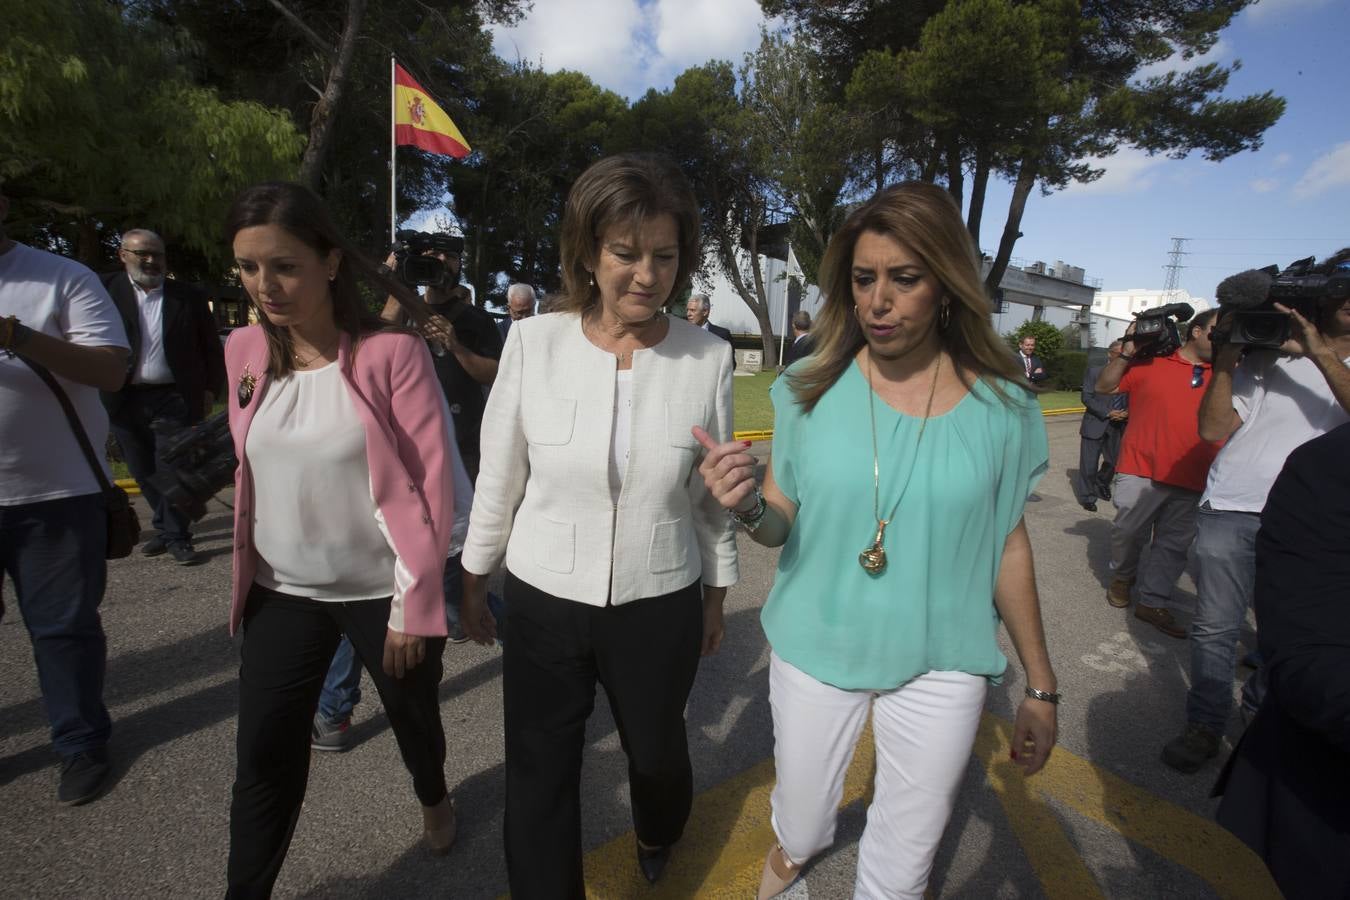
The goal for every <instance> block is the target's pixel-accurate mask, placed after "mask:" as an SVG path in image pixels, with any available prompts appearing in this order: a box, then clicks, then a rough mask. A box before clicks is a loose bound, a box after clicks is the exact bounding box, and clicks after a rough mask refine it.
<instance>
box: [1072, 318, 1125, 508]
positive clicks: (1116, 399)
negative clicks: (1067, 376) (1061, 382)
mask: <svg viewBox="0 0 1350 900" xmlns="http://www.w3.org/2000/svg"><path fill="white" fill-rule="evenodd" d="M1119 356H1120V341H1112V343H1111V346H1110V347H1109V348H1107V351H1106V359H1107V362H1111V361H1112V360H1114V359H1116V358H1117V357H1119ZM1103 368H1105V367H1104V366H1093V367H1092V368H1090V369H1088V370H1087V372H1086V373H1085V374H1084V375H1083V390H1082V393H1081V394H1080V395H1079V396H1081V397H1082V398H1083V406H1085V407H1087V412H1085V413H1083V422H1082V424H1081V425H1079V426H1078V436H1079V439H1080V440H1079V443H1078V479H1077V481H1075V482H1074V493H1076V494H1077V495H1078V505H1079V506H1081V507H1083V509H1085V510H1087V511H1088V512H1096V511H1097V498H1098V497H1100V498H1101V499H1103V500H1110V499H1111V478H1112V476H1114V475H1115V474H1116V457H1117V456H1118V455H1119V454H1120V436H1121V434H1122V433H1123V432H1124V431H1125V420H1126V419H1127V418H1128V417H1129V415H1130V413H1129V402H1130V401H1129V397H1128V396H1127V395H1125V394H1114V395H1112V394H1098V393H1097V376H1099V375H1101V374H1102V369H1103Z"/></svg>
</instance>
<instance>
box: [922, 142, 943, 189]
mask: <svg viewBox="0 0 1350 900" xmlns="http://www.w3.org/2000/svg"><path fill="white" fill-rule="evenodd" d="M941 164H942V151H941V150H939V149H938V147H937V144H936V143H935V144H934V145H933V150H932V152H931V153H929V154H928V159H927V160H925V161H924V164H923V170H922V171H921V172H920V173H919V180H920V181H924V182H927V183H928V184H932V183H933V182H934V181H936V180H937V173H938V167H939V166H940V165H941Z"/></svg>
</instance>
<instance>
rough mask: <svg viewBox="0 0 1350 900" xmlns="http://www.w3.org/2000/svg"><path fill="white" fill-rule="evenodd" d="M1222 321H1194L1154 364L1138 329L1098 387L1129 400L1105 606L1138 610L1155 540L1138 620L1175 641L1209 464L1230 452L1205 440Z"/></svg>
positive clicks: (1180, 632)
mask: <svg viewBox="0 0 1350 900" xmlns="http://www.w3.org/2000/svg"><path fill="white" fill-rule="evenodd" d="M1217 312H1218V311H1217V310H1206V311H1205V312H1202V313H1200V315H1198V316H1196V317H1195V318H1193V319H1191V321H1190V322H1189V323H1188V324H1187V326H1186V343H1185V344H1183V345H1182V346H1181V349H1179V350H1177V351H1176V352H1175V353H1173V354H1172V355H1170V356H1163V357H1155V358H1153V359H1146V360H1145V359H1140V360H1135V359H1134V355H1135V350H1136V347H1135V344H1134V341H1133V338H1132V335H1133V333H1134V326H1133V325H1131V326H1130V328H1129V330H1128V331H1126V333H1125V341H1124V350H1123V352H1122V353H1121V355H1120V356H1119V357H1117V358H1116V359H1113V360H1112V361H1111V362H1109V363H1107V365H1106V367H1105V368H1104V369H1102V374H1101V375H1100V376H1099V377H1098V378H1097V393H1099V394H1129V395H1130V421H1129V425H1127V426H1126V428H1125V436H1124V438H1123V439H1122V440H1121V444H1120V459H1119V461H1118V462H1117V463H1116V481H1115V486H1114V487H1113V488H1112V491H1111V499H1112V501H1113V502H1114V503H1115V506H1116V520H1115V524H1114V525H1113V526H1112V529H1111V569H1112V572H1113V576H1112V579H1111V586H1110V588H1108V589H1107V592H1106V601H1107V602H1108V603H1110V604H1111V605H1112V606H1115V607H1120V608H1124V607H1127V606H1129V605H1130V593H1131V590H1132V589H1133V588H1134V586H1135V575H1136V572H1138V569H1139V556H1140V554H1141V553H1142V552H1143V549H1144V544H1145V543H1146V542H1148V541H1149V537H1150V535H1152V543H1150V544H1149V564H1148V566H1147V567H1146V568H1145V569H1144V571H1143V572H1142V573H1140V574H1139V585H1138V592H1137V594H1138V600H1139V603H1138V604H1137V605H1136V606H1135V609H1134V615H1135V618H1137V619H1140V620H1142V621H1144V622H1148V623H1149V624H1150V625H1153V626H1154V627H1156V628H1157V629H1158V630H1159V631H1161V632H1162V633H1163V634H1166V635H1169V636H1171V637H1175V638H1184V637H1185V636H1186V629H1185V627H1184V626H1182V625H1181V623H1179V622H1178V621H1177V620H1176V618H1175V617H1174V616H1173V615H1172V611H1171V610H1169V609H1168V608H1167V601H1168V599H1169V598H1170V597H1171V595H1172V587H1173V585H1175V584H1176V581H1177V578H1179V577H1180V576H1181V573H1182V571H1183V570H1184V569H1185V568H1186V552H1187V551H1188V550H1189V549H1190V546H1191V542H1192V541H1193V540H1194V539H1195V511H1196V507H1197V504H1198V503H1199V500H1200V493H1201V491H1203V490H1204V489H1205V476H1206V475H1207V474H1208V473H1209V464H1210V463H1211V462H1213V460H1214V456H1215V454H1217V453H1218V452H1219V448H1220V447H1221V446H1223V442H1222V441H1206V440H1202V439H1201V438H1200V425H1199V422H1200V401H1201V399H1202V398H1203V397H1204V395H1205V386H1206V385H1207V384H1209V372H1210V368H1209V363H1210V359H1211V358H1212V357H1213V353H1214V348H1213V345H1212V344H1211V343H1210V340H1209V329H1210V326H1211V325H1212V324H1213V322H1214V316H1215V315H1216V314H1217Z"/></svg>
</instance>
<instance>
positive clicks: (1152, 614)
mask: <svg viewBox="0 0 1350 900" xmlns="http://www.w3.org/2000/svg"><path fill="white" fill-rule="evenodd" d="M1134 617H1135V618H1136V619H1138V620H1139V621H1141V622H1147V623H1148V624H1150V625H1152V626H1153V627H1154V628H1156V629H1158V630H1159V631H1161V632H1162V633H1163V634H1165V635H1167V636H1168V637H1174V638H1184V637H1185V636H1186V629H1185V628H1184V627H1183V626H1182V624H1181V623H1180V622H1178V621H1177V620H1176V617H1175V616H1173V615H1172V611H1171V610H1170V609H1165V608H1163V607H1161V606H1142V605H1140V606H1136V607H1135V608H1134Z"/></svg>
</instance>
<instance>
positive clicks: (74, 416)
mask: <svg viewBox="0 0 1350 900" xmlns="http://www.w3.org/2000/svg"><path fill="white" fill-rule="evenodd" d="M15 355H16V356H19V355H18V354H15ZM19 359H20V360H22V361H23V363H24V365H26V366H28V368H30V369H32V370H33V371H34V372H36V373H37V376H38V377H39V378H41V379H42V380H43V381H45V382H47V387H49V388H51V389H52V393H53V394H55V395H56V399H57V402H59V403H60V404H61V409H62V411H63V412H65V414H66V421H67V422H69V423H70V430H71V431H73V432H75V442H76V443H78V444H79V445H80V450H82V451H83V452H84V458H85V459H86V460H88V461H89V468H91V469H93V470H94V477H95V478H97V479H98V486H99V489H100V490H102V491H103V495H104V496H105V497H108V496H110V495H112V494H113V492H114V488H113V485H112V482H110V481H109V480H108V476H107V475H105V474H104V473H103V466H101V465H99V462H98V457H97V456H96V455H95V454H94V448H93V446H92V445H91V444H90V443H89V435H87V434H85V431H84V425H83V423H81V422H80V416H79V414H78V413H76V412H75V406H74V405H73V404H72V403H71V402H70V397H68V396H66V392H65V391H64V390H63V389H62V388H61V385H60V383H59V382H57V380H56V378H55V377H54V376H53V375H52V373H51V372H48V371H47V369H46V368H45V367H44V366H40V365H38V364H37V363H35V362H33V361H32V360H31V359H28V358H26V357H23V356H19Z"/></svg>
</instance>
